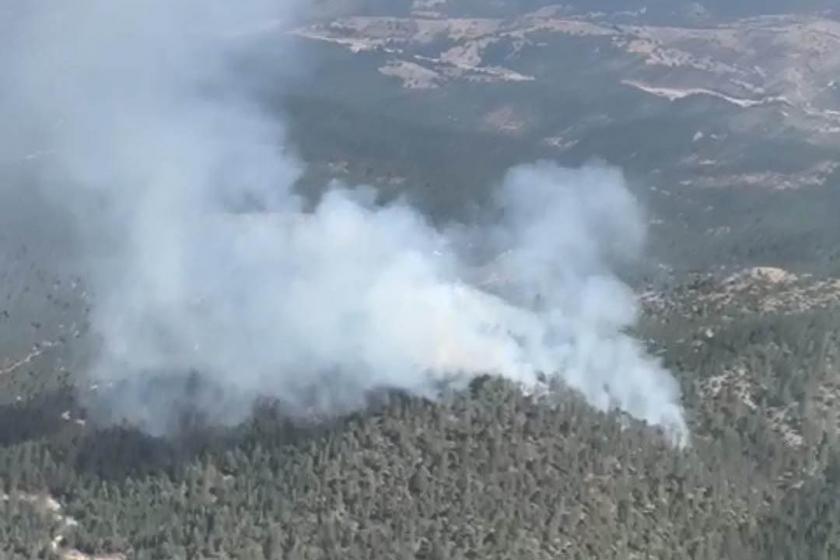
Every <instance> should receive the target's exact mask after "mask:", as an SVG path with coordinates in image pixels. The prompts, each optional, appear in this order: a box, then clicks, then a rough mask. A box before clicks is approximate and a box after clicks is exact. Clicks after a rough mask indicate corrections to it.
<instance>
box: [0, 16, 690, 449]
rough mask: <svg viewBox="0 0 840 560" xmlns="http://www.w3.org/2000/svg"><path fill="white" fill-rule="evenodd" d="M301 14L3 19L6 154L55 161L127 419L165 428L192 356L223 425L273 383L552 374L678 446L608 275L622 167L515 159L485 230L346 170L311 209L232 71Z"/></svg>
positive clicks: (632, 248)
mask: <svg viewBox="0 0 840 560" xmlns="http://www.w3.org/2000/svg"><path fill="white" fill-rule="evenodd" d="M290 17H291V11H290V7H289V6H288V3H287V4H279V3H275V2H269V1H261V0H243V1H239V2H226V1H223V0H202V1H198V0H188V1H180V2H171V1H169V0H145V1H140V0H133V1H128V2H112V1H110V0H84V1H82V2H72V3H71V2H66V1H59V0H53V1H46V0H45V1H42V2H29V1H28V0H27V1H23V0H18V1H15V2H10V3H9V7H8V8H6V12H5V13H3V14H2V15H0V21H2V29H0V32H2V37H3V38H2V39H0V48H2V54H0V64H2V66H0V69H2V74H3V75H2V77H0V86H1V87H2V94H0V95H2V97H0V116H2V118H3V119H4V122H6V123H8V126H7V128H6V129H5V131H4V133H3V134H2V135H1V136H0V154H2V157H3V158H5V159H7V160H9V159H14V158H15V157H23V156H24V155H26V154H29V153H36V154H42V155H39V156H38V158H37V162H38V165H37V166H36V169H37V172H36V175H35V179H36V182H35V183H36V184H37V185H38V187H39V188H40V189H42V190H43V191H44V192H45V193H47V195H46V196H48V197H49V198H51V200H53V201H54V202H55V203H56V204H57V205H58V206H60V207H61V208H63V209H64V211H65V212H67V214H68V215H69V216H71V217H72V219H73V223H75V224H76V231H77V234H78V236H79V239H80V243H81V245H82V246H83V247H84V251H83V254H84V256H83V261H84V266H85V268H86V270H87V272H88V277H89V279H90V281H91V282H92V283H93V288H94V292H95V294H96V302H95V307H94V309H93V316H92V321H93V330H94V331H95V333H96V334H97V336H98V337H99V338H100V339H101V349H100V351H99V352H98V357H97V359H96V361H95V363H94V365H93V371H92V375H94V376H95V377H96V378H98V379H100V380H102V381H124V382H125V383H124V384H123V387H125V388H127V389H126V390H124V391H123V392H121V393H120V394H119V395H118V396H116V395H115V396H114V397H113V398H119V401H118V403H117V404H118V406H119V408H120V414H122V415H124V416H125V417H127V418H129V419H132V420H134V421H137V422H139V423H141V424H143V425H145V426H146V427H147V428H148V429H150V430H158V431H159V430H162V429H163V428H164V426H162V424H161V422H162V420H161V419H162V418H165V417H166V416H167V414H168V412H167V410H168V409H171V408H173V407H177V406H178V398H177V396H173V395H177V394H179V391H180V390H181V389H173V387H174V386H175V385H177V383H178V382H177V381H174V380H175V379H178V378H177V377H176V376H177V375H181V374H183V373H184V372H190V371H195V372H200V373H201V375H202V376H203V377H204V378H206V379H209V380H211V381H213V382H215V385H214V386H215V387H217V388H220V389H218V390H213V389H207V390H204V391H194V394H193V398H194V399H197V400H198V401H200V406H201V408H202V409H203V410H204V411H205V412H206V413H207V414H210V415H211V416H212V417H213V418H214V419H215V420H218V421H227V422H235V421H237V420H239V419H241V418H242V417H243V415H244V414H245V413H246V411H247V407H245V406H239V405H237V404H236V403H240V402H241V403H247V402H251V401H252V399H253V398H255V397H257V396H260V395H270V396H273V397H276V398H279V399H280V400H282V401H284V402H286V403H287V404H289V405H290V406H292V407H313V406H314V407H316V408H319V409H326V410H332V409H337V408H338V409H342V408H347V407H352V406H356V405H358V404H360V403H361V402H362V401H363V399H364V395H365V393H366V392H368V391H370V390H372V389H376V388H380V387H390V388H398V389H402V390H406V391H411V392H414V393H418V394H426V395H434V394H435V392H436V391H437V390H438V389H439V388H440V387H441V386H443V385H452V384H455V385H463V384H465V383H467V382H468V381H469V380H470V379H472V378H473V377H475V376H478V375H482V374H487V373H490V374H498V375H502V376H505V377H507V378H509V379H511V380H513V381H515V382H518V383H521V384H523V386H525V387H535V386H536V385H538V383H539V380H540V379H542V378H543V377H544V376H554V375H556V376H560V377H561V378H562V379H563V380H564V381H565V382H566V383H567V384H568V385H569V386H571V387H573V388H574V389H577V390H579V391H580V392H581V393H582V394H583V395H584V396H585V397H586V398H587V399H588V400H589V401H590V402H591V403H592V404H593V405H594V406H596V407H598V408H601V409H608V408H610V407H613V406H617V407H620V408H621V409H623V410H625V411H627V412H628V413H630V414H632V415H633V416H636V417H638V418H640V419H643V420H645V421H647V422H649V423H651V424H655V425H660V426H663V427H665V428H666V429H667V430H668V431H669V432H670V433H671V434H672V435H673V436H674V438H675V439H676V440H677V441H679V442H684V441H685V438H686V426H685V422H684V420H683V415H682V411H681V408H680V405H679V390H678V387H677V384H676V383H675V381H674V380H673V379H672V378H671V376H670V375H669V373H668V372H667V371H665V370H664V369H663V368H662V366H661V365H660V364H659V363H658V362H657V361H656V360H655V359H653V358H651V357H649V356H648V355H647V354H646V353H645V351H644V349H643V348H642V347H641V346H640V345H639V343H638V342H636V341H635V340H634V339H633V338H632V337H631V336H630V335H628V334H627V329H628V328H629V327H630V326H632V324H633V323H634V321H635V319H636V314H637V309H636V304H635V300H634V297H633V294H632V292H631V291H630V289H629V288H628V287H627V286H626V285H624V284H622V283H621V281H620V280H619V279H618V278H617V277H616V276H615V274H613V273H612V272H611V270H610V265H611V263H614V262H615V261H616V260H617V259H619V258H628V257H629V258H633V257H634V256H637V255H638V253H639V251H640V250H641V248H642V245H643V243H644V228H643V227H642V224H643V219H642V216H641V213H640V209H639V208H638V206H637V204H636V202H635V201H634V199H633V198H632V196H631V195H630V194H629V192H628V191H627V189H626V188H625V185H624V181H623V178H622V176H621V173H620V172H619V171H617V170H615V169H612V168H610V167H608V166H605V165H591V166H588V167H585V168H583V169H578V170H572V169H564V168H561V167H558V166H557V165H555V164H553V163H550V162H541V163H537V164H534V165H524V166H521V167H517V168H515V169H512V170H511V171H510V172H509V173H508V175H507V176H506V178H505V179H504V180H503V181H502V182H501V184H500V185H499V186H497V187H496V188H495V191H494V192H495V195H494V199H493V201H494V204H495V207H496V209H497V211H498V212H497V214H498V216H499V219H498V220H497V222H496V223H495V224H493V225H490V226H488V225H486V224H485V225H482V226H478V225H476V226H462V227H459V228H454V227H453V228H449V229H444V228H439V227H435V226H433V225H432V224H430V223H429V222H428V221H427V220H426V219H425V218H424V217H423V216H422V215H421V214H419V213H418V212H417V211H415V210H414V209H413V208H411V207H410V206H409V205H408V204H407V203H405V202H403V201H397V202H395V203H391V204H389V205H387V206H384V207H382V206H377V205H376V204H375V203H374V196H373V194H372V192H371V190H370V189H367V188H363V187H361V188H351V187H348V186H345V185H340V184H334V185H332V186H331V188H330V189H328V191H327V192H326V194H325V195H324V196H323V197H322V198H321V199H320V201H319V202H318V203H317V204H316V205H315V207H314V209H305V206H304V204H303V202H302V200H301V199H300V198H299V196H298V195H297V194H296V193H295V192H294V184H295V182H296V180H297V178H298V177H299V176H300V173H301V167H302V164H301V162H300V161H298V160H297V159H296V158H295V157H294V155H293V154H292V153H291V152H290V150H289V147H288V145H287V143H286V141H285V140H284V134H283V127H282V121H281V120H279V119H278V117H277V115H275V114H266V113H265V112H263V111H262V110H261V109H260V107H259V106H258V105H257V104H255V103H253V102H252V101H251V100H250V99H249V95H248V93H249V89H250V87H251V85H252V84H251V83H250V82H249V81H248V79H247V77H246V76H243V75H242V73H241V72H240V71H238V70H237V69H238V68H240V67H241V66H239V65H237V61H241V60H243V57H245V56H246V55H249V54H250V55H255V54H256V55H258V54H259V53H260V50H259V49H260V48H261V46H264V45H265V40H266V37H267V36H266V35H265V34H262V35H260V34H251V33H250V32H249V31H250V30H261V29H263V30H264V29H265V28H266V25H265V24H266V22H280V23H281V24H282V22H288V21H290ZM268 38H269V39H272V40H274V39H276V40H278V41H279V40H280V39H279V34H278V35H269V36H268ZM290 54H293V52H291V51H287V52H286V53H285V54H284V56H283V58H282V59H277V58H271V57H268V58H266V57H262V58H260V57H258V56H257V57H254V56H252V57H251V58H250V59H249V60H250V63H249V65H246V66H247V67H249V68H253V67H254V61H255V60H257V61H259V64H262V65H267V64H271V65H278V66H283V65H285V66H286V67H288V66H289V65H290V64H293V61H292V60H290V56H289V55H290ZM263 67H264V68H265V69H266V71H269V67H268V66H263ZM479 255H481V257H479ZM487 255H490V256H489V257H487ZM152 378H154V379H156V380H157V381H156V382H155V383H150V382H149V380H150V379H152ZM161 379H163V380H164V381H163V382H160V380H161ZM167 379H168V381H166V380H167ZM222 396H224V397H226V398H221V397H222ZM234 397H235V398H234ZM217 401H222V402H221V404H216V402H217Z"/></svg>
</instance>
